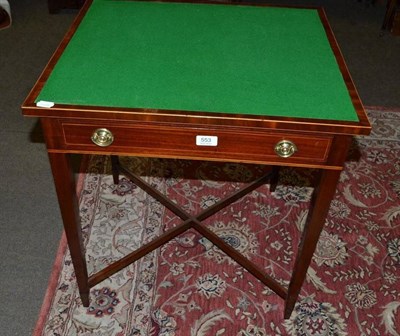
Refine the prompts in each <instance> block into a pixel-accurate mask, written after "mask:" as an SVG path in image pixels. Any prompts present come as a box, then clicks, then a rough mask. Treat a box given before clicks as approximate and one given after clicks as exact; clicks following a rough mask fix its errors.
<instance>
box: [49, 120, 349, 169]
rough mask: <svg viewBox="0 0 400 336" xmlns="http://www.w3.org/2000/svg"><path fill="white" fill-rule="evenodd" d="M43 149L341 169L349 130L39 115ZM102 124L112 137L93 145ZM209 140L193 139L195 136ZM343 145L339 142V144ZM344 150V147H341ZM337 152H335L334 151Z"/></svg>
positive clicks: (102, 127)
mask: <svg viewBox="0 0 400 336" xmlns="http://www.w3.org/2000/svg"><path fill="white" fill-rule="evenodd" d="M42 126H43V128H44V133H45V137H46V143H47V148H48V151H49V152H64V153H81V154H104V155H109V154H113V155H127V156H144V157H159V158H161V157H162V158H179V159H192V160H210V161H227V162H247V163H255V164H268V165H270V164H272V165H281V166H299V167H310V168H325V169H338V170H340V169H342V167H343V162H344V158H345V157H344V156H343V155H340V153H343V148H347V145H346V144H347V143H348V142H349V139H350V138H351V137H350V136H343V135H335V134H322V135H321V134H320V133H317V132H305V131H287V130H285V131H282V130H278V129H277V130H275V129H267V130H262V131H260V130H259V129H257V130H254V129H249V128H238V127H235V128H227V127H226V126H223V127H222V126H219V127H218V126H217V125H215V126H210V125H177V124H153V123H142V122H133V123H132V122H123V121H119V122H115V121H104V120H103V121H101V120H95V121H92V120H91V121H89V120H76V119H74V120H71V119H55V118H42ZM98 129H107V131H109V132H110V133H111V134H112V136H113V141H112V143H111V144H110V145H107V146H104V147H102V146H99V145H96V144H95V143H94V142H93V141H92V139H91V137H92V135H93V133H94V132H95V131H96V130H98ZM201 136H203V137H206V138H209V139H212V140H211V141H212V145H204V144H199V143H198V141H199V137H201ZM283 140H285V141H289V142H291V143H293V144H294V145H295V146H296V149H297V150H296V151H295V152H294V154H293V155H291V156H290V157H286V158H285V157H281V156H279V155H278V154H277V153H276V151H275V147H276V145H277V144H278V143H279V142H280V141H283ZM343 145H345V147H343ZM345 152H347V149H346V150H345ZM338 153H339V154H338Z"/></svg>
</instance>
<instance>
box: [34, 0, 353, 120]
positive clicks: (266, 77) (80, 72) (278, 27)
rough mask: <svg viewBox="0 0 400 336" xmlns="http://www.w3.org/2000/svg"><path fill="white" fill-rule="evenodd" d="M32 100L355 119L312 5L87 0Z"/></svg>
mask: <svg viewBox="0 0 400 336" xmlns="http://www.w3.org/2000/svg"><path fill="white" fill-rule="evenodd" d="M39 100H45V101H51V102H55V103H62V104H75V105H91V106H106V107H132V108H154V109H168V110H187V111H206V112H216V113H219V112H223V113H238V114H252V115H266V116H287V117H301V118H318V119H330V120H345V121H357V120H358V118H357V115H356V112H355V110H354V107H353V105H352V103H351V100H350V97H349V94H348V91H347V89H346V86H345V83H344V81H343V78H342V75H341V73H340V71H339V68H338V66H337V63H336V60H335V57H334V55H333V52H332V50H331V48H330V45H329V42H328V40H327V37H326V35H325V31H324V29H323V26H322V24H321V22H320V19H319V16H318V12H317V11H316V10H313V9H287V8H273V7H253V6H233V5H210V4H209V5H205V4H188V3H181V4H180V3H159V2H158V3H157V2H134V1H132V2H131V1H112V0H95V1H94V2H93V4H92V6H91V8H90V9H89V11H88V12H87V14H86V16H85V18H84V20H83V21H82V23H81V24H80V26H79V28H78V30H77V31H76V33H75V35H74V36H73V38H72V40H71V42H70V43H69V45H68V46H67V48H66V50H65V51H64V53H63V55H62V56H61V58H60V60H59V61H58V63H57V65H56V66H55V68H54V70H53V72H52V74H51V75H50V77H49V79H48V81H47V83H46V84H45V86H44V88H43V90H42V91H41V93H40V94H39V96H38V98H37V101H39Z"/></svg>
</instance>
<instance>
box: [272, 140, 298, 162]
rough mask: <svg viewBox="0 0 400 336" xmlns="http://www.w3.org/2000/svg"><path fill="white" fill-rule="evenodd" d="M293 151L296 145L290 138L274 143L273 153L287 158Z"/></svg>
mask: <svg viewBox="0 0 400 336" xmlns="http://www.w3.org/2000/svg"><path fill="white" fill-rule="evenodd" d="M295 152H297V147H296V145H295V144H294V143H293V142H291V141H290V140H282V141H279V142H278V143H277V144H276V145H275V153H276V154H278V155H279V156H280V157H283V158H288V157H290V156H292V155H293V154H294V153H295Z"/></svg>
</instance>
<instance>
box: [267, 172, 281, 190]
mask: <svg viewBox="0 0 400 336" xmlns="http://www.w3.org/2000/svg"><path fill="white" fill-rule="evenodd" d="M279 170H280V167H279V166H272V175H271V179H270V182H269V191H270V192H275V190H276V187H277V185H278V182H279Z"/></svg>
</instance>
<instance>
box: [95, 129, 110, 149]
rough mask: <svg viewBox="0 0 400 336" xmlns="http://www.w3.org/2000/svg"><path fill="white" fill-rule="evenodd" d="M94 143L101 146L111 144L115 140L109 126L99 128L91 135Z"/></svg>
mask: <svg viewBox="0 0 400 336" xmlns="http://www.w3.org/2000/svg"><path fill="white" fill-rule="evenodd" d="M91 139H92V141H93V143H94V144H95V145H97V146H100V147H107V146H110V145H111V144H112V143H113V141H114V135H113V134H112V133H111V131H109V130H108V129H107V128H98V129H97V130H95V131H94V132H93V134H92V137H91Z"/></svg>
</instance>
